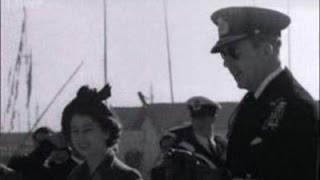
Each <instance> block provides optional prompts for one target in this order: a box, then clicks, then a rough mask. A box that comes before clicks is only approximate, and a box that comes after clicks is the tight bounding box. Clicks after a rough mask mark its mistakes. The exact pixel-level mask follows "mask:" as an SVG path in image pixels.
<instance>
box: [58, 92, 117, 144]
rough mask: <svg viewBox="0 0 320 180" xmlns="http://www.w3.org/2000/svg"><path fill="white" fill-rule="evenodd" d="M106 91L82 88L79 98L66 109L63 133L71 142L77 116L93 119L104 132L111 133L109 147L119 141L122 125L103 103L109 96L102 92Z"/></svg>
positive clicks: (63, 114) (78, 94)
mask: <svg viewBox="0 0 320 180" xmlns="http://www.w3.org/2000/svg"><path fill="white" fill-rule="evenodd" d="M104 90H106V89H105V88H104V89H102V90H101V91H100V92H97V90H96V89H90V88H89V87H88V86H82V87H81V88H80V89H79V91H78V93H77V96H76V97H75V98H74V99H73V100H72V101H71V102H70V103H69V104H68V105H67V106H66V107H65V108H64V110H63V113H62V121H61V126H62V133H63V135H64V136H65V137H66V138H67V140H68V141H69V142H70V141H71V131H70V130H71V119H72V117H73V116H74V115H75V114H78V115H85V116H89V117H91V118H92V120H93V121H94V122H95V123H97V124H98V125H99V127H100V128H101V129H102V130H103V131H104V132H107V133H109V138H108V139H107V141H106V146H107V147H112V146H113V145H115V144H116V143H117V142H118V141H119V138H120V134H121V125H120V123H119V122H118V121H117V120H116V119H115V118H114V117H113V115H112V113H111V111H110V110H109V109H108V107H107V106H106V105H105V104H104V103H103V102H102V101H103V100H105V99H106V98H107V97H106V94H108V93H105V92H102V91H104Z"/></svg>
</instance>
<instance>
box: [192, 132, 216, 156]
mask: <svg viewBox="0 0 320 180" xmlns="http://www.w3.org/2000/svg"><path fill="white" fill-rule="evenodd" d="M194 135H195V137H196V139H197V141H198V143H199V144H201V145H202V146H203V147H205V148H206V149H207V150H208V151H209V152H210V145H209V139H210V141H211V144H212V145H213V146H215V145H216V143H215V141H214V137H213V136H212V137H210V138H206V137H203V136H201V135H200V134H197V133H196V132H194Z"/></svg>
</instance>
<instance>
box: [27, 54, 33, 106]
mask: <svg viewBox="0 0 320 180" xmlns="http://www.w3.org/2000/svg"><path fill="white" fill-rule="evenodd" d="M28 58H29V61H28V71H27V81H26V83H27V103H26V106H27V108H29V106H30V99H31V92H32V56H31V54H30V56H29V57H28Z"/></svg>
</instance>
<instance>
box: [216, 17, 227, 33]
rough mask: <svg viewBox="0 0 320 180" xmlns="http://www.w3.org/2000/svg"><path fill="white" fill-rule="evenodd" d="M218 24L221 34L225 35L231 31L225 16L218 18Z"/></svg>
mask: <svg viewBox="0 0 320 180" xmlns="http://www.w3.org/2000/svg"><path fill="white" fill-rule="evenodd" d="M217 24H218V30H219V35H220V36H223V35H226V34H228V33H229V24H228V22H227V21H225V20H224V19H223V18H221V17H220V18H218V19H217Z"/></svg>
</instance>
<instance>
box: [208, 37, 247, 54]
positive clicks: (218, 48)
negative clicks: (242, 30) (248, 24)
mask: <svg viewBox="0 0 320 180" xmlns="http://www.w3.org/2000/svg"><path fill="white" fill-rule="evenodd" d="M248 36H249V35H248V34H242V35H237V36H229V37H225V38H221V39H220V40H219V41H218V42H217V43H216V44H215V45H214V47H213V48H212V49H211V53H218V52H220V51H221V48H222V47H224V46H226V45H228V44H231V43H233V42H236V41H240V40H242V39H245V38H246V37H248Z"/></svg>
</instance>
